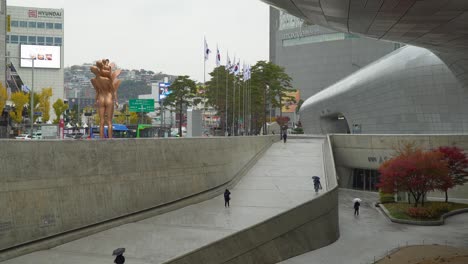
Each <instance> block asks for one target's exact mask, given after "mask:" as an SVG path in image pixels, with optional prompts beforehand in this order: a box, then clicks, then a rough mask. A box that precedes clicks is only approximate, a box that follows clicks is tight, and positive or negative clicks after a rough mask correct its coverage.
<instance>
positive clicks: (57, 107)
mask: <svg viewBox="0 0 468 264" xmlns="http://www.w3.org/2000/svg"><path fill="white" fill-rule="evenodd" d="M52 107H53V108H54V112H55V115H56V116H57V117H56V118H55V119H54V124H58V123H59V121H60V116H61V115H62V114H63V112H65V111H66V110H67V109H68V104H65V103H64V102H63V100H62V99H60V98H59V99H57V101H55V103H54V104H53V105H52Z"/></svg>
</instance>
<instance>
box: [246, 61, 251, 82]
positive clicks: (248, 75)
mask: <svg viewBox="0 0 468 264" xmlns="http://www.w3.org/2000/svg"><path fill="white" fill-rule="evenodd" d="M246 71H247V79H246V80H250V64H249V65H247V70H246Z"/></svg>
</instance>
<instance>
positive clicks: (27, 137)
mask: <svg viewBox="0 0 468 264" xmlns="http://www.w3.org/2000/svg"><path fill="white" fill-rule="evenodd" d="M15 138H16V139H23V140H31V136H30V135H29V134H19V135H18V136H17V137H15Z"/></svg>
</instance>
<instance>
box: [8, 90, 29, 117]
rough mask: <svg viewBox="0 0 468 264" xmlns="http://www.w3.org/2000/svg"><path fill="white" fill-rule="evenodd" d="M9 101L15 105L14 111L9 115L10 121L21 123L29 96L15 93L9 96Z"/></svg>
mask: <svg viewBox="0 0 468 264" xmlns="http://www.w3.org/2000/svg"><path fill="white" fill-rule="evenodd" d="M11 101H12V102H13V104H14V105H15V109H14V111H13V112H11V113H10V116H11V119H12V120H13V121H15V122H16V123H18V124H20V123H21V122H22V121H23V109H24V106H25V105H26V104H27V103H28V102H29V94H25V93H23V92H15V93H13V94H12V95H11Z"/></svg>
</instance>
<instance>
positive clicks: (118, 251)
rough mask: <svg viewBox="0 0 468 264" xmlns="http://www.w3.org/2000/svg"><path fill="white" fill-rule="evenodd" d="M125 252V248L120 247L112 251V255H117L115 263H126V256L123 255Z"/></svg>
mask: <svg viewBox="0 0 468 264" xmlns="http://www.w3.org/2000/svg"><path fill="white" fill-rule="evenodd" d="M124 252H125V248H118V249H116V250H114V252H112V256H117V257H115V259H114V263H115V264H124V263H125V257H124V256H123V253H124Z"/></svg>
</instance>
